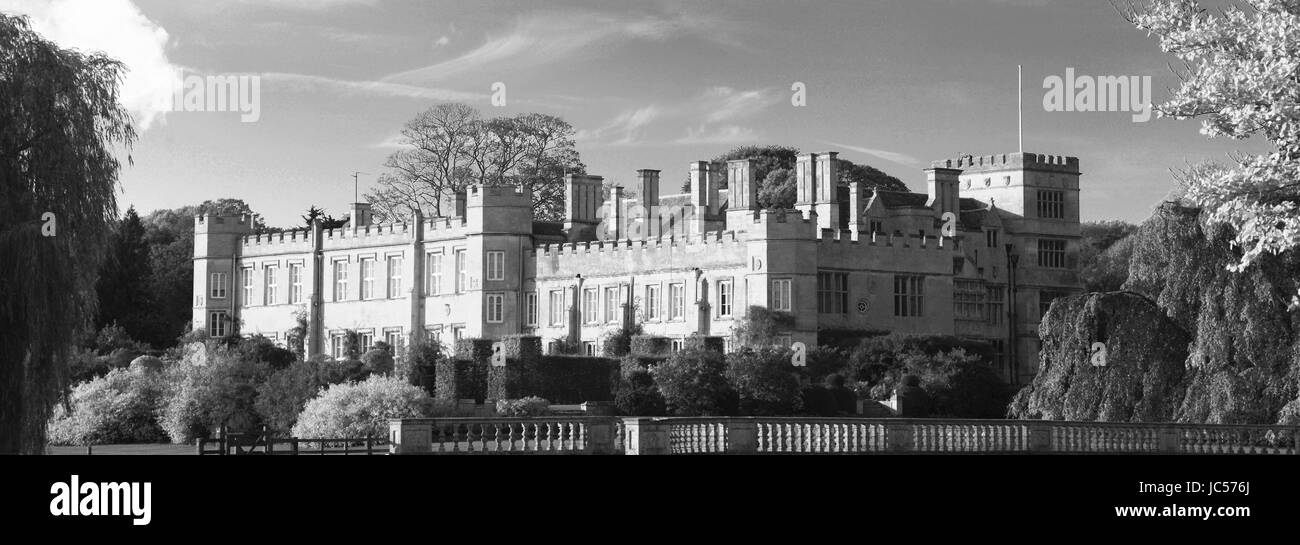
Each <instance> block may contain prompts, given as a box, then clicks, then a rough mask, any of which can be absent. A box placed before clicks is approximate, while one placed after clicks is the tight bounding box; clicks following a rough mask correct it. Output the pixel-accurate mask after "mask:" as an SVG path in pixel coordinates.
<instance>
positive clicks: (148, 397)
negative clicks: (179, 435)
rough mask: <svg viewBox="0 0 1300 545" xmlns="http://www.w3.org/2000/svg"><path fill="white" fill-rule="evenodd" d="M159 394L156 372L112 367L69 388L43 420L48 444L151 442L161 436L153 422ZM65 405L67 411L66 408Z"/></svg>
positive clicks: (162, 386)
mask: <svg viewBox="0 0 1300 545" xmlns="http://www.w3.org/2000/svg"><path fill="white" fill-rule="evenodd" d="M164 397H165V382H163V380H162V379H161V377H160V376H159V374H158V373H153V372H144V371H129V370H126V369H114V370H112V371H109V372H108V373H107V374H105V375H104V376H102V377H99V378H96V379H93V380H90V381H87V382H83V383H81V384H78V385H77V386H76V387H74V388H73V389H72V393H71V395H70V396H69V398H68V403H67V407H65V406H63V405H60V406H58V407H56V408H55V411H54V416H53V418H52V419H51V420H50V424H49V438H50V439H49V440H50V443H51V444H54V445H101V444H109V443H153V442H157V441H161V440H164V439H166V437H167V436H166V434H165V433H164V432H163V430H162V428H161V427H159V425H158V421H157V412H158V406H159V404H160V403H161V402H162V400H163V398H164ZM69 407H70V408H71V410H69V409H68V408H69Z"/></svg>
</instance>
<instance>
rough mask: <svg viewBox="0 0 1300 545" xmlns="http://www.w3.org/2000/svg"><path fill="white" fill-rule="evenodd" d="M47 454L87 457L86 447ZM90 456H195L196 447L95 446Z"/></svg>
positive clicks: (61, 448)
mask: <svg viewBox="0 0 1300 545" xmlns="http://www.w3.org/2000/svg"><path fill="white" fill-rule="evenodd" d="M46 452H47V453H48V454H53V455H55V456H60V455H73V456H85V455H86V454H87V452H86V447H49V448H48V449H47V451H46ZM89 454H91V455H100V454H108V455H113V456H159V455H163V456H167V455H193V454H194V445H173V444H169V443H146V444H135V445H95V446H93V447H90V452H89Z"/></svg>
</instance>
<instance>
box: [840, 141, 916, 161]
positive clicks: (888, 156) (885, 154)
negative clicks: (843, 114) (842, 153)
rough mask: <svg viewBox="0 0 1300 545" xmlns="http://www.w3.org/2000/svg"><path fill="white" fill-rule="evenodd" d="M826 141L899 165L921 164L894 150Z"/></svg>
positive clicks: (909, 156)
mask: <svg viewBox="0 0 1300 545" xmlns="http://www.w3.org/2000/svg"><path fill="white" fill-rule="evenodd" d="M826 143H827V144H830V145H832V146H835V147H837V148H843V149H846V150H850V151H856V152H858V153H864V154H867V155H870V156H872V157H879V158H881V159H884V160H886V161H890V162H893V163H898V164H900V165H907V166H918V165H920V164H921V160H920V159H917V158H915V157H912V156H911V155H908V154H906V153H899V152H896V151H889V150H882V149H875V148H864V147H862V146H850V145H848V144H837V143H835V142H826Z"/></svg>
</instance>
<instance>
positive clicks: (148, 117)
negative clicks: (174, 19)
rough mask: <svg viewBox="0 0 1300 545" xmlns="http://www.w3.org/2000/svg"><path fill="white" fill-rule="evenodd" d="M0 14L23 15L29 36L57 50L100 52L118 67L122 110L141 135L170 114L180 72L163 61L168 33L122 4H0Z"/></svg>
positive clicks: (66, 0)
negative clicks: (123, 67) (28, 24)
mask: <svg viewBox="0 0 1300 545" xmlns="http://www.w3.org/2000/svg"><path fill="white" fill-rule="evenodd" d="M0 11H5V12H9V13H19V14H23V15H27V16H28V17H29V18H30V19H31V26H32V30H34V31H36V32H37V33H38V34H40V35H42V36H44V37H45V38H47V39H49V40H51V41H53V42H54V43H57V44H59V45H60V46H62V47H67V48H74V49H78V50H81V51H83V52H94V51H101V52H103V53H105V54H106V55H108V56H110V57H113V58H116V59H118V60H120V61H122V62H123V63H124V64H125V65H126V67H127V69H128V71H127V73H126V74H125V77H124V78H123V82H122V89H121V101H122V105H123V106H124V107H126V109H127V110H128V111H129V112H131V116H132V117H133V118H134V119H135V122H136V125H137V127H138V129H139V130H140V131H144V130H146V129H148V128H149V127H150V125H152V124H153V123H154V121H158V120H161V119H162V117H163V116H164V115H165V114H166V112H168V111H170V110H171V105H172V89H173V85H174V84H175V82H177V81H178V80H179V78H180V75H181V68H180V67H179V66H177V65H175V64H173V63H172V62H171V61H170V60H168V59H167V44H168V41H169V36H168V34H167V31H166V30H164V29H163V28H162V27H161V26H159V25H158V24H157V23H154V22H153V21H150V20H149V19H148V18H147V17H145V16H144V14H143V13H141V12H140V10H139V8H137V7H136V6H135V5H134V4H133V3H131V2H129V1H127V0H44V1H41V0H35V1H33V0H26V1H24V0H0Z"/></svg>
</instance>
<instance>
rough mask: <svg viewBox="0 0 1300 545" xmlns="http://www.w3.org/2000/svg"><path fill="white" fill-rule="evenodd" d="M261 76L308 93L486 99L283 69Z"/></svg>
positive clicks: (467, 94) (436, 89)
mask: <svg viewBox="0 0 1300 545" xmlns="http://www.w3.org/2000/svg"><path fill="white" fill-rule="evenodd" d="M261 76H262V79H263V80H264V81H266V82H271V83H280V84H283V85H285V86H286V87H287V88H289V89H294V90H302V91H309V92H317V91H330V92H334V93H340V94H345V95H372V96H384V97H393V98H411V99H421V100H461V101H475V100H485V99H487V94H485V93H470V92H464V91H456V90H453V89H443V88H438V87H424V86H420V85H406V84H401V83H390V82H386V81H356V80H344V79H335V78H328V77H324V76H312V75H307V74H287V73H283V72H267V73H263V74H261Z"/></svg>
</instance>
